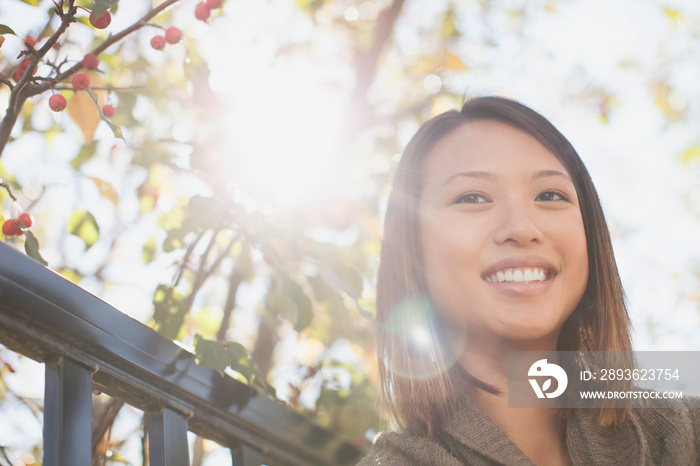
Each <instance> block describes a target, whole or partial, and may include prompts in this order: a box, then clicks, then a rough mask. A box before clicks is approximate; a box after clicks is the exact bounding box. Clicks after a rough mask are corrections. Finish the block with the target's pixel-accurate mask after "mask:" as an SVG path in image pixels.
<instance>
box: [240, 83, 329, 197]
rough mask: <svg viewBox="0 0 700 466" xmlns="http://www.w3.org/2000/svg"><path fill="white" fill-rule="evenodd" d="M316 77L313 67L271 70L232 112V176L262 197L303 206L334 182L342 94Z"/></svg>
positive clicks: (251, 191)
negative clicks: (333, 90) (328, 87)
mask: <svg viewBox="0 0 700 466" xmlns="http://www.w3.org/2000/svg"><path fill="white" fill-rule="evenodd" d="M314 78H315V75H314V73H313V71H312V70H309V69H283V70H280V69H270V70H269V71H268V73H266V75H265V76H264V77H262V78H261V79H259V80H258V81H257V82H256V83H255V84H254V87H253V85H251V89H250V91H251V92H249V93H247V94H248V95H246V96H244V97H243V100H244V102H239V103H238V105H236V108H234V109H233V110H232V111H231V112H230V114H229V117H228V119H229V124H228V125H227V126H228V127H229V128H231V132H230V134H228V136H227V137H228V140H229V147H230V148H231V152H232V160H231V165H230V166H231V170H232V173H231V175H232V176H234V177H235V180H236V181H237V182H238V183H239V185H240V186H241V187H243V188H244V189H245V190H246V191H247V192H249V193H251V194H253V195H254V196H256V198H258V199H260V200H264V201H266V202H270V203H273V204H275V205H290V204H296V205H298V204H300V203H304V202H306V201H309V200H311V199H312V198H314V197H318V196H323V195H324V193H326V192H327V189H328V188H329V187H330V186H331V185H332V183H334V182H335V180H334V178H336V173H337V170H338V166H339V159H340V157H339V151H340V149H341V144H340V137H341V129H342V128H341V119H340V114H341V107H342V106H341V96H340V95H339V94H338V93H334V92H331V91H329V90H326V89H324V88H323V87H322V86H319V85H318V83H317V82H316V81H315V79H314ZM239 99H240V96H239Z"/></svg>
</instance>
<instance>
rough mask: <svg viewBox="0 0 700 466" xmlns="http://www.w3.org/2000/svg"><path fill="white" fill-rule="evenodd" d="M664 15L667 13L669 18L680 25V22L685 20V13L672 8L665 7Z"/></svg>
mask: <svg viewBox="0 0 700 466" xmlns="http://www.w3.org/2000/svg"><path fill="white" fill-rule="evenodd" d="M664 13H666V16H668V17H669V19H670V20H671V21H673V22H674V23H676V24H678V22H679V21H680V20H681V19H683V13H681V12H680V11H678V10H674V9H673V8H670V7H667V6H666V7H664Z"/></svg>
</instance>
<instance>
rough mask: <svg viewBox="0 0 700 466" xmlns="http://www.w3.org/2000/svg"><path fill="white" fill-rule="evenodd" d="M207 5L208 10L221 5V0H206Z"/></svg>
mask: <svg viewBox="0 0 700 466" xmlns="http://www.w3.org/2000/svg"><path fill="white" fill-rule="evenodd" d="M207 6H208V7H209V9H210V10H213V9H215V8H219V7H220V6H221V0H207Z"/></svg>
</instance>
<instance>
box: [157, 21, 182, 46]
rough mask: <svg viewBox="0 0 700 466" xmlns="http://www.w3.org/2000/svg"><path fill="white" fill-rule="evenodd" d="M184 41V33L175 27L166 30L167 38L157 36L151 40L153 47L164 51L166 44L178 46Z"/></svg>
mask: <svg viewBox="0 0 700 466" xmlns="http://www.w3.org/2000/svg"><path fill="white" fill-rule="evenodd" d="M180 40H182V31H181V30H179V29H178V28H176V27H175V26H170V27H169V28H168V29H166V30H165V36H155V37H153V38H152V39H151V47H153V48H154V49H156V50H163V49H164V48H165V44H166V42H167V43H168V44H177V43H178V42H180Z"/></svg>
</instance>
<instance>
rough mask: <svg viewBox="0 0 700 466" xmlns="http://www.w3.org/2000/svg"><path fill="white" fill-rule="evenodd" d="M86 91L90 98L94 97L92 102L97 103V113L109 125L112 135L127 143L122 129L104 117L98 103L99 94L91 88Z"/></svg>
mask: <svg viewBox="0 0 700 466" xmlns="http://www.w3.org/2000/svg"><path fill="white" fill-rule="evenodd" d="M85 90H86V91H87V93H88V94H89V95H90V97H92V101H93V102H95V107H97V111H98V112H99V113H100V118H101V119H102V121H104V122H105V123H107V125H108V126H109V129H111V130H112V134H114V137H115V138H119V139H121V140H123V141H126V139H124V135H123V134H122V129H121V128H120V127H119V126H117V125H115V124H114V123H112V122H111V121H109V118H107V117H106V116H105V115H104V113H102V109H101V108H100V104H98V103H97V94H95V91H93V90H92V89H90V88H89V87H88V88H86V89H85Z"/></svg>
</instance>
